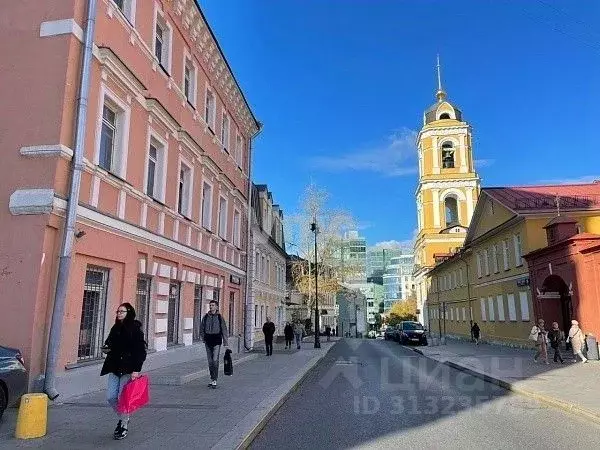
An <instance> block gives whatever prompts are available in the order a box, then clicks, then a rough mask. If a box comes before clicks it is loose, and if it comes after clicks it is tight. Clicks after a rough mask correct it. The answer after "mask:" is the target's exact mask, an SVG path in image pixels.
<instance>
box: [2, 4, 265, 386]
mask: <svg viewBox="0 0 600 450" xmlns="http://www.w3.org/2000/svg"><path fill="white" fill-rule="evenodd" d="M87 4H88V2H87V1H86V2H83V1H78V0H47V1H43V2H40V1H33V0H28V1H19V2H7V3H6V4H5V5H3V6H2V16H3V17H4V18H8V20H5V21H3V26H2V27H0V35H2V39H0V42H3V44H0V49H1V52H2V55H3V57H2V60H3V63H2V68H1V69H0V86H1V88H0V89H1V90H2V106H3V108H2V110H3V120H2V125H1V128H0V151H1V152H2V157H3V163H2V165H1V166H0V205H2V207H1V208H0V224H1V225H2V232H1V233H0V305H1V307H2V313H1V314H0V344H2V345H7V346H14V347H18V348H20V349H22V351H23V352H24V355H25V357H26V361H27V366H28V368H29V370H30V373H31V376H30V381H31V383H32V385H33V384H34V381H35V380H39V379H41V377H42V376H43V375H44V373H45V361H46V351H47V345H48V344H47V341H48V333H49V328H50V322H51V316H52V308H53V301H54V298H55V289H56V279H57V272H58V259H59V258H58V257H59V254H60V252H61V247H62V236H63V229H64V223H65V210H66V207H67V200H68V197H69V186H70V180H71V173H72V161H71V160H72V158H73V153H74V149H75V138H76V124H77V106H78V97H79V88H80V83H81V72H82V54H83V49H84V45H83V43H84V40H85V30H86V16H87ZM93 42H94V45H93V58H92V63H91V72H90V88H89V103H88V110H87V120H86V123H85V128H84V130H85V132H84V140H83V163H82V167H81V168H82V175H81V186H80V189H79V202H78V208H77V221H76V227H75V236H76V238H75V240H74V246H73V252H72V263H71V270H70V275H69V279H68V290H67V297H66V304H65V311H64V315H63V319H62V320H63V322H62V333H61V339H60V350H59V354H58V360H57V361H58V363H57V374H58V380H59V382H58V384H59V386H61V387H62V389H63V390H67V391H69V392H72V393H79V392H85V391H86V390H90V388H93V387H94V386H95V383H99V382H100V380H98V379H97V378H98V377H97V375H98V373H97V372H98V370H99V369H98V367H99V366H98V364H99V361H100V358H101V352H100V346H101V345H102V342H103V339H104V337H105V336H106V335H107V333H108V330H109V329H110V326H111V324H112V323H113V321H114V312H115V311H116V308H117V305H118V304H119V303H121V302H122V301H130V302H131V303H133V304H134V305H135V306H137V310H138V316H139V317H138V318H139V319H140V320H141V321H142V322H143V324H144V327H145V330H146V333H147V340H148V345H149V348H150V349H151V350H153V352H151V354H150V355H149V358H148V363H147V368H153V367H159V366H161V365H164V364H167V363H168V362H176V361H183V360H185V359H187V358H189V357H191V356H193V354H194V353H196V352H201V351H203V347H201V346H200V345H196V341H197V338H198V333H197V328H196V325H197V324H198V323H199V319H200V317H201V315H202V314H203V312H205V311H206V310H207V307H208V301H209V300H210V299H212V298H218V299H219V300H220V305H221V312H222V314H223V315H224V317H225V318H226V319H227V320H228V322H229V323H230V327H231V334H232V335H233V336H238V335H240V334H242V333H243V330H244V323H243V318H244V312H243V306H244V295H245V292H244V291H245V281H244V280H245V273H246V235H247V233H246V231H247V211H248V180H249V171H250V169H249V165H250V163H249V161H250V149H251V145H250V144H251V140H252V138H253V137H254V136H255V135H256V134H257V133H258V131H259V130H260V123H259V122H258V121H257V120H256V118H255V117H254V115H253V113H252V111H251V109H250V107H249V106H248V103H247V102H246V100H245V98H244V95H243V93H242V91H241V89H240V87H239V85H238V83H237V82H236V80H235V78H234V75H233V73H232V71H231V68H230V67H229V65H228V63H227V61H226V59H225V56H224V55H223V53H222V51H221V49H220V47H219V45H218V43H217V42H216V39H215V36H214V35H213V33H212V32H211V30H210V27H209V26H208V24H207V22H206V19H205V17H204V16H203V15H202V12H201V11H200V9H199V7H198V6H197V4H196V2H195V1H194V0H143V1H142V0H97V3H96V8H95V33H94V38H93ZM8 43H12V44H11V45H8ZM233 347H236V344H235V340H234V345H233Z"/></svg>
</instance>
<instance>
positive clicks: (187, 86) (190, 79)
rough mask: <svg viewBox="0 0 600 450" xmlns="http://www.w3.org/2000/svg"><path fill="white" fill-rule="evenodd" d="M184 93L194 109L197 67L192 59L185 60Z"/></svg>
mask: <svg viewBox="0 0 600 450" xmlns="http://www.w3.org/2000/svg"><path fill="white" fill-rule="evenodd" d="M183 93H184V95H185V98H186V100H187V101H188V103H189V104H190V105H192V106H193V107H195V106H196V67H195V66H194V64H193V63H192V60H191V59H190V58H187V57H186V58H185V62H184V65H183Z"/></svg>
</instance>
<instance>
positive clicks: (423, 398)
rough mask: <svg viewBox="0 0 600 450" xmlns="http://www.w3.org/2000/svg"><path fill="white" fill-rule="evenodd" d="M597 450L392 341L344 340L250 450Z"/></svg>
mask: <svg viewBox="0 0 600 450" xmlns="http://www.w3.org/2000/svg"><path fill="white" fill-rule="evenodd" d="M401 446H414V448H426V449H430V448H431V449H439V448H444V449H454V448H456V449H481V448H494V449H495V448H511V449H538V448H539V449H547V448H578V447H579V448H600V426H599V425H596V424H594V423H591V422H587V421H584V420H583V419H579V418H577V417H574V416H570V415H569V414H568V413H565V412H563V411H560V410H557V409H554V408H550V407H547V406H545V405H543V404H541V403H539V402H537V401H535V400H532V399H529V398H525V397H522V396H519V395H516V394H511V393H509V392H508V391H506V390H504V389H502V388H500V387H498V386H495V385H492V384H490V383H486V382H484V381H483V380H480V379H478V378H475V377H472V376H470V375H467V374H465V373H462V372H459V371H457V370H455V369H452V368H450V367H448V366H446V365H443V364H438V363H437V362H434V361H432V360H430V359H427V358H425V357H423V356H420V355H418V354H416V353H415V352H413V351H411V350H409V349H405V348H403V347H402V346H400V345H398V344H397V343H395V342H387V341H381V340H377V341H374V340H353V339H345V340H342V341H340V342H339V343H337V344H336V346H335V347H334V348H333V349H332V350H331V351H330V352H329V354H328V355H327V356H326V357H325V358H324V359H323V360H322V361H321V362H320V363H319V364H318V365H317V366H316V367H315V369H313V370H312V371H311V373H310V374H309V375H308V376H307V378H305V380H304V381H303V382H302V384H301V385H300V386H299V387H298V389H297V390H296V391H295V392H294V393H292V394H291V396H290V397H289V398H288V400H287V401H286V402H285V403H284V404H283V406H282V407H281V408H280V409H279V411H278V412H277V413H276V414H275V415H274V416H273V417H272V418H271V420H270V421H269V422H268V423H267V425H266V426H265V427H264V429H263V430H262V431H261V433H260V434H259V435H258V436H257V437H256V439H255V440H254V442H253V443H252V444H251V446H250V448H252V449H273V448H277V449H280V448H281V449H283V448H289V449H295V448H322V449H345V448H365V449H366V448H369V449H376V448H400V447H401Z"/></svg>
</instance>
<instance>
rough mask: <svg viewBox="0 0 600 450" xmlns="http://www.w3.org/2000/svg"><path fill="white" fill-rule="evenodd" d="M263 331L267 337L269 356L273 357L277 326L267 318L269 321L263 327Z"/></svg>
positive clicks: (266, 344)
mask: <svg viewBox="0 0 600 450" xmlns="http://www.w3.org/2000/svg"><path fill="white" fill-rule="evenodd" d="M262 331H263V333H264V335H265V347H266V350H267V356H271V355H272V354H273V335H274V334H275V324H274V323H273V322H271V318H270V317H267V321H266V322H265V324H264V325H263V328H262Z"/></svg>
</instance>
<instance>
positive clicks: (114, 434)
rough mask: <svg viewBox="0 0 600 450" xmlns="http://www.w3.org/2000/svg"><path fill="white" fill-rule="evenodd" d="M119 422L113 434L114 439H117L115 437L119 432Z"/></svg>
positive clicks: (120, 425)
mask: <svg viewBox="0 0 600 450" xmlns="http://www.w3.org/2000/svg"><path fill="white" fill-rule="evenodd" d="M121 427H122V424H121V421H120V420H119V422H118V423H117V428H115V432H114V433H113V436H114V438H115V439H116V438H117V435H118V434H119V433H120V432H121Z"/></svg>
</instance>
